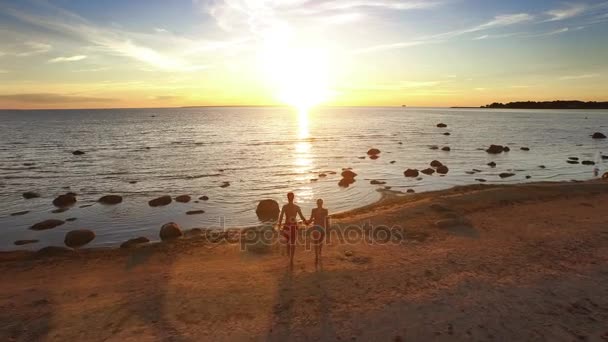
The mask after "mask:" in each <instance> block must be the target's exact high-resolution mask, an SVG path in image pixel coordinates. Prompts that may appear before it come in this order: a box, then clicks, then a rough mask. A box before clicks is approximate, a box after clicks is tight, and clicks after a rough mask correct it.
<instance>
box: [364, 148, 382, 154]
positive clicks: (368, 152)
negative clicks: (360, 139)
mask: <svg viewBox="0 0 608 342" xmlns="http://www.w3.org/2000/svg"><path fill="white" fill-rule="evenodd" d="M378 154H380V150H379V149H377V148H372V149H370V150H369V151H367V155H368V156H375V155H378Z"/></svg>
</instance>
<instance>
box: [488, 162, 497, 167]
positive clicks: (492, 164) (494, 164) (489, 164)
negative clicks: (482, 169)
mask: <svg viewBox="0 0 608 342" xmlns="http://www.w3.org/2000/svg"><path fill="white" fill-rule="evenodd" d="M488 166H489V167H496V163H495V162H489V163H488Z"/></svg>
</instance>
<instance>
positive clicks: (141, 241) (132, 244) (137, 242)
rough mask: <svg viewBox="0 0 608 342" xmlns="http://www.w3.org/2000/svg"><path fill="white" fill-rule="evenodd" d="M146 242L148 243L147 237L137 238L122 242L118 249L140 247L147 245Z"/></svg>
mask: <svg viewBox="0 0 608 342" xmlns="http://www.w3.org/2000/svg"><path fill="white" fill-rule="evenodd" d="M148 242H150V239H148V238H147V237H143V236H141V237H138V238H135V239H130V240H127V241H125V242H123V243H122V244H121V245H120V248H131V247H135V246H137V245H141V244H144V243H148Z"/></svg>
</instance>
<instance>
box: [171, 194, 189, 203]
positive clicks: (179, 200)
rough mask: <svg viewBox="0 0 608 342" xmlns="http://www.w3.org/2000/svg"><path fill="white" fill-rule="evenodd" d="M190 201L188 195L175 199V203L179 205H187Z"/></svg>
mask: <svg viewBox="0 0 608 342" xmlns="http://www.w3.org/2000/svg"><path fill="white" fill-rule="evenodd" d="M191 200H192V197H190V196H189V195H181V196H177V197H175V201H176V202H179V203H188V202H190V201H191Z"/></svg>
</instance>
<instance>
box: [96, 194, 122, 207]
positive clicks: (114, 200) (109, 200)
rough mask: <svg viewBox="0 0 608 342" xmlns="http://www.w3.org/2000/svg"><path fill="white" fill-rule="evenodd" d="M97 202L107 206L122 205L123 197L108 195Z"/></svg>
mask: <svg viewBox="0 0 608 342" xmlns="http://www.w3.org/2000/svg"><path fill="white" fill-rule="evenodd" d="M97 202H99V203H101V204H106V205H115V204H119V203H122V196H118V195H106V196H103V197H102V198H100V199H99V200H97Z"/></svg>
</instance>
